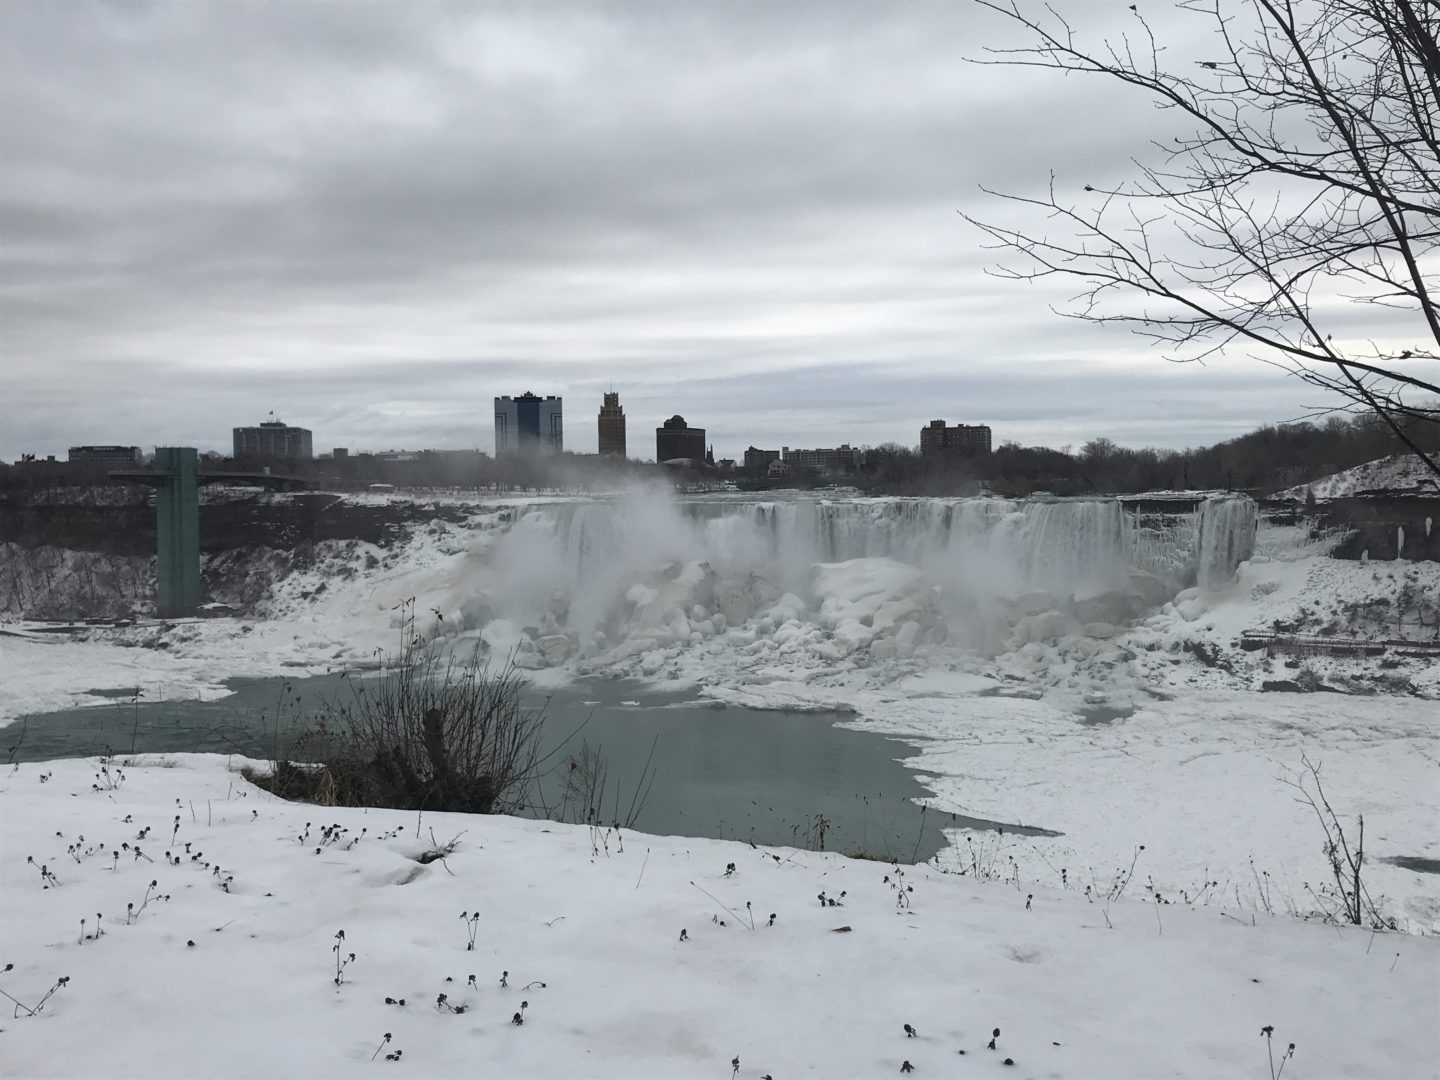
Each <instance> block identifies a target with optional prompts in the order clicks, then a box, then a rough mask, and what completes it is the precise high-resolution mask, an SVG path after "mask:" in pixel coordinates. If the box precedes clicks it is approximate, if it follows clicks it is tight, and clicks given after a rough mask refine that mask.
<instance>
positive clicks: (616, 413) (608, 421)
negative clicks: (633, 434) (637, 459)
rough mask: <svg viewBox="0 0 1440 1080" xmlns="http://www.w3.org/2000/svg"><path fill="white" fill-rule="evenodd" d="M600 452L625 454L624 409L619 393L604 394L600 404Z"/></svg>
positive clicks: (616, 454) (616, 455)
mask: <svg viewBox="0 0 1440 1080" xmlns="http://www.w3.org/2000/svg"><path fill="white" fill-rule="evenodd" d="M600 453H601V454H609V455H613V456H614V457H624V456H625V410H624V409H623V408H621V407H620V395H619V394H606V395H605V404H603V405H601V406H600Z"/></svg>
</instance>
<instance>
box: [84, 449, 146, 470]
mask: <svg viewBox="0 0 1440 1080" xmlns="http://www.w3.org/2000/svg"><path fill="white" fill-rule="evenodd" d="M139 462H140V448H139V447H138V446H72V447H70V464H71V465H106V466H109V467H110V468H117V469H118V468H120V467H121V466H122V465H138V464H139Z"/></svg>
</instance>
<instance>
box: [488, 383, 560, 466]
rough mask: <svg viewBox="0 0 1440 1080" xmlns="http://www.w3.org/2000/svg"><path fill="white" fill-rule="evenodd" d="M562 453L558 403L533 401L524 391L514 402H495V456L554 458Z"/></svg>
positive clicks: (506, 399) (509, 399)
mask: <svg viewBox="0 0 1440 1080" xmlns="http://www.w3.org/2000/svg"><path fill="white" fill-rule="evenodd" d="M564 449H565V423H564V416H563V410H562V408H561V400H560V398H558V397H556V396H555V395H553V394H552V395H550V396H548V397H543V398H542V397H537V396H536V395H535V394H532V393H530V392H529V391H528V390H527V391H526V392H525V393H523V394H521V395H520V396H519V397H517V398H512V397H510V396H509V395H506V396H505V397H497V398H496V399H495V456H496V457H501V456H503V455H506V454H537V453H545V454H558V453H560V451H562V450H564Z"/></svg>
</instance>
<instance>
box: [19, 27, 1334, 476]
mask: <svg viewBox="0 0 1440 1080" xmlns="http://www.w3.org/2000/svg"><path fill="white" fill-rule="evenodd" d="M1059 6H1060V7H1061V8H1062V9H1063V10H1065V11H1067V12H1069V13H1071V14H1073V15H1074V16H1075V17H1076V18H1077V20H1078V21H1080V22H1081V23H1084V24H1086V25H1089V26H1091V27H1093V28H1095V29H1097V30H1104V29H1108V28H1109V27H1110V26H1112V25H1114V22H1113V21H1114V20H1116V19H1118V18H1122V17H1124V15H1125V14H1126V13H1125V11H1124V8H1125V5H1124V3H1122V2H1119V0H1105V2H1104V3H1103V4H1101V3H1096V2H1094V0H1059ZM1106 20H1109V21H1106ZM1014 40H1016V39H1015V36H1014V34H1013V32H1012V31H1009V30H1007V29H1006V28H1005V27H1002V26H1000V25H998V24H997V22H996V21H995V20H994V19H993V18H990V17H987V16H986V13H985V12H983V11H982V10H981V9H979V8H977V7H975V6H973V5H971V4H969V3H966V2H964V0H946V2H935V3H904V2H900V3H878V2H874V0H869V2H865V3H856V4H846V3H835V2H825V3H818V2H817V3H771V2H757V3H754V4H745V3H733V2H726V3H719V2H716V3H709V4H705V3H699V4H689V3H686V4H671V3H658V2H657V3H651V4H638V3H637V4H627V3H622V2H607V3H587V4H577V5H575V6H573V7H566V6H563V5H561V4H558V3H557V4H548V3H547V4H543V5H523V6H522V5H519V4H513V5H512V4H440V3H434V2H419V3H411V2H403V3H402V2H400V0H393V2H390V3H379V2H367V3H358V2H357V3H296V2H289V0H286V2H269V3H224V2H219V0H212V2H204V3H200V2H194V3H168V2H167V3H148V2H140V0H132V2H127V3H115V4H110V5H104V6H99V5H92V4H87V3H83V2H80V0H65V2H62V3H41V2H39V0H0V458H4V459H6V460H9V459H12V458H14V457H16V456H18V455H19V454H20V453H21V452H36V453H39V454H41V455H42V456H43V455H44V454H47V453H54V454H57V455H60V456H63V454H64V452H65V449H66V447H68V446H69V445H71V444H76V443H123V444H130V443H134V444H139V445H141V446H143V447H145V448H147V449H149V448H150V447H153V446H155V445H156V444H180V445H195V446H199V447H201V448H202V449H221V450H227V451H228V448H229V445H230V429H231V427H233V426H235V425H237V424H250V423H255V422H257V421H259V420H261V419H263V418H264V417H265V416H266V414H267V413H268V412H270V411H272V410H273V411H274V412H275V413H276V415H277V416H279V417H281V418H283V419H284V420H286V421H287V422H290V423H294V424H299V425H302V426H304V427H308V428H311V429H312V430H313V431H314V436H315V447H316V449H317V451H319V450H322V449H329V448H330V447H334V446H345V447H349V448H352V449H357V450H363V449H388V448H409V449H415V448H423V447H478V448H480V449H483V450H490V449H492V446H493V433H492V419H491V418H492V402H491V399H492V397H493V396H494V395H496V394H507V393H508V394H519V393H521V392H523V391H525V390H533V391H535V392H536V393H539V394H560V395H563V397H564V399H565V428H566V432H565V435H566V438H565V442H566V447H567V448H568V449H572V450H577V451H582V452H584V451H594V449H595V444H596V424H595V416H596V413H597V411H598V409H599V405H600V395H601V393H602V391H604V390H605V389H608V388H611V387H613V388H614V389H616V390H618V391H619V392H620V396H621V402H622V404H623V405H624V406H625V409H626V412H627V414H628V417H629V430H630V450H631V453H632V455H633V456H648V455H653V453H654V439H653V435H652V434H651V432H652V431H653V429H654V427H655V426H656V425H657V424H659V423H660V422H661V421H662V420H663V419H664V418H665V417H667V416H669V415H670V414H672V413H677V412H678V413H682V414H683V415H684V416H685V417H686V418H687V419H688V420H689V421H690V422H691V424H693V425H697V426H703V427H706V428H707V429H708V430H709V433H710V438H711V440H712V441H713V442H714V443H715V447H716V453H717V455H719V456H738V455H739V453H740V452H741V451H743V450H744V448H745V446H746V445H748V444H750V443H754V444H756V445H760V446H770V447H778V446H780V445H782V444H784V445H789V446H792V447H796V446H816V445H822V446H828V445H834V444H837V443H840V442H846V441H848V442H850V443H852V444H855V445H860V444H875V443H880V442H885V441H891V440H894V441H899V442H902V443H906V444H912V445H913V444H915V443H917V442H918V439H919V429H920V427H921V426H922V425H923V424H924V423H925V422H926V421H928V420H930V419H933V418H935V417H944V418H946V419H947V420H949V421H951V422H957V421H964V422H970V423H988V424H990V425H991V426H992V427H993V428H994V431H995V437H996V441H997V442H999V441H1002V440H1005V439H1017V440H1019V441H1021V442H1023V443H1027V444H1029V443H1045V444H1049V445H1053V446H1060V445H1064V444H1073V445H1077V446H1078V445H1079V444H1080V443H1083V442H1084V441H1086V440H1087V439H1090V438H1093V437H1096V436H1101V435H1104V436H1108V437H1110V438H1113V439H1115V440H1116V441H1117V442H1120V443H1123V444H1128V445H1145V444H1149V445H1161V446H1185V445H1195V444H1200V443H1208V442H1213V441H1216V440H1218V439H1222V438H1227V437H1230V436H1232V435H1235V434H1238V433H1240V432H1242V431H1244V430H1248V429H1249V428H1251V427H1254V426H1255V425H1257V424H1260V423H1264V422H1274V421H1279V420H1286V419H1290V418H1293V417H1295V416H1296V415H1298V414H1301V413H1302V412H1304V410H1305V407H1306V406H1307V405H1314V404H1316V393H1315V391H1313V390H1311V391H1307V389H1306V388H1305V387H1303V386H1301V385H1300V384H1298V383H1296V382H1294V381H1292V380H1287V379H1285V378H1284V377H1283V376H1282V375H1280V374H1278V373H1277V372H1275V371H1273V370H1272V369H1269V368H1267V367H1265V366H1263V365H1260V364H1257V363H1255V362H1254V361H1250V360H1244V359H1243V358H1235V359H1234V360H1229V361H1226V360H1222V361H1219V362H1215V363H1211V364H1209V365H1207V366H1206V367H1198V366H1193V365H1185V366H1177V365H1174V364H1169V363H1167V362H1166V361H1165V360H1163V359H1162V358H1161V355H1160V353H1159V352H1157V351H1156V350H1155V349H1154V348H1153V347H1151V346H1148V345H1147V344H1146V343H1145V342H1143V341H1142V340H1140V339H1138V338H1135V337H1133V336H1131V335H1129V334H1126V333H1125V332H1123V331H1120V330H1115V329H1108V328H1105V329H1102V328H1097V327H1094V326H1090V325H1085V324H1081V323H1077V322H1074V321H1072V320H1067V319H1064V318H1061V317H1060V316H1057V315H1054V314H1052V313H1051V311H1050V310H1049V308H1048V304H1049V303H1050V302H1051V301H1052V300H1054V299H1055V298H1056V297H1055V295H1054V294H1052V293H1048V292H1046V291H1045V290H1043V289H1041V288H1038V287H1035V286H1026V285H1020V284H1015V283H1011V282H1006V281H1002V280H997V279H995V278H993V277H989V276H987V275H986V273H985V268H986V267H987V266H990V265H993V264H994V263H995V261H996V260H997V258H998V256H997V255H996V254H995V253H994V252H987V251H985V250H983V249H982V237H981V236H980V235H979V234H978V233H977V232H976V231H975V229H974V228H973V227H972V226H970V225H968V224H967V223H966V222H965V221H964V220H963V219H962V218H961V217H960V216H959V214H957V212H956V211H957V210H965V211H967V212H977V213H980V214H982V215H983V214H985V213H986V212H988V211H991V210H993V211H994V213H993V214H992V216H998V215H999V214H1000V213H1002V212H1003V211H1002V209H1001V208H999V207H998V206H996V204H995V203H994V201H993V200H991V199H989V198H988V197H987V196H985V195H984V194H983V193H982V192H981V191H980V187H981V185H985V186H987V187H992V188H1002V189H1006V190H1012V191H1016V192H1023V193H1036V192H1038V191H1039V190H1040V189H1042V188H1043V187H1044V185H1045V184H1046V182H1047V179H1048V176H1049V173H1050V171H1051V170H1054V172H1055V173H1056V184H1057V188H1061V189H1065V188H1067V187H1068V188H1069V189H1074V188H1076V187H1079V186H1081V185H1083V184H1085V183H1090V182H1094V181H1096V180H1097V179H1099V180H1103V179H1105V178H1107V177H1117V176H1119V175H1121V174H1122V172H1123V168H1124V165H1125V162H1126V160H1127V158H1128V156H1129V155H1131V154H1134V153H1142V152H1144V149H1145V146H1146V141H1147V139H1148V137H1149V136H1150V135H1151V134H1153V133H1155V132H1156V131H1158V130H1160V129H1158V128H1157V127H1156V126H1155V125H1156V123H1157V118H1156V115H1155V113H1154V110H1153V109H1152V108H1151V107H1150V105H1149V103H1148V102H1146V101H1145V100H1144V99H1143V98H1139V97H1135V96H1132V95H1130V94H1127V93H1124V92H1119V91H1117V90H1115V89H1113V88H1108V87H1105V86H1103V85H1100V84H1090V85H1087V84H1085V83H1083V81H1082V80H1079V79H1076V78H1069V79H1066V78H1062V77H1060V76H1058V75H1055V74H1053V73H1049V72H1038V71H1020V70H1016V69H1012V68H998V67H977V66H974V65H970V64H967V63H966V62H965V57H967V56H972V57H973V56H979V55H981V51H982V49H983V47H984V46H985V45H987V44H993V43H1004V42H1006V41H1011V42H1013V41H1014Z"/></svg>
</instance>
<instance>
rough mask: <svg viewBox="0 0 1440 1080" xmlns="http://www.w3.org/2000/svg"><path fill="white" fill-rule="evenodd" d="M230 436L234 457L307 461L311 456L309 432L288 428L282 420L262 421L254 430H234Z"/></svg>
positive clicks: (312, 455)
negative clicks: (233, 444) (233, 446)
mask: <svg viewBox="0 0 1440 1080" xmlns="http://www.w3.org/2000/svg"><path fill="white" fill-rule="evenodd" d="M271 415H274V414H273V413H272V414H271ZM234 435H235V457H237V458H304V459H309V458H312V457H314V456H315V452H314V450H313V449H312V440H311V437H310V432H309V430H308V429H307V428H301V427H290V426H289V425H288V424H286V423H285V422H284V421H283V420H266V421H265V422H264V423H262V424H260V425H259V426H258V427H237V428H235V429H234Z"/></svg>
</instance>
